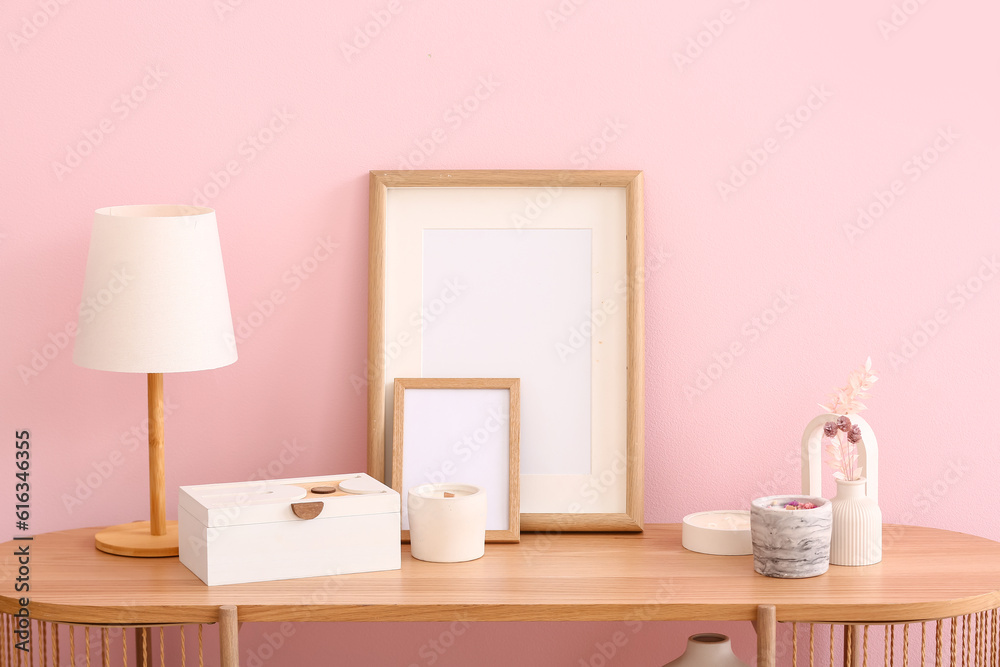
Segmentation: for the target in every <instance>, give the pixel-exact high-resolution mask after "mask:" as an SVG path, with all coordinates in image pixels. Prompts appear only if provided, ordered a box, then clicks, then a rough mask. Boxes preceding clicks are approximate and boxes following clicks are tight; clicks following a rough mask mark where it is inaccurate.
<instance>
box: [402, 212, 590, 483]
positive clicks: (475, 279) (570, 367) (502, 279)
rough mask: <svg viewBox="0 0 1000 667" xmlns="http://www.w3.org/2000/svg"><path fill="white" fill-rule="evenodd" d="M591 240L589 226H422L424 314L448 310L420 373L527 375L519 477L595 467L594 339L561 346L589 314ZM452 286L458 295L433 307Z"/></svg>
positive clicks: (428, 342)
mask: <svg viewBox="0 0 1000 667" xmlns="http://www.w3.org/2000/svg"><path fill="white" fill-rule="evenodd" d="M591 246H592V231H591V230H590V229H532V230H525V229H516V230H515V229H509V230H508V229H482V230H479V229H426V230H424V232H423V275H422V280H423V289H422V295H423V298H422V305H423V308H424V311H423V312H425V313H428V312H429V313H434V311H435V310H441V312H440V315H439V316H435V320H434V322H433V326H428V327H427V328H426V330H425V331H424V332H423V336H422V350H421V352H422V368H421V373H420V375H421V377H516V378H520V379H521V443H520V457H521V474H522V475H589V474H590V473H591V400H592V399H591V397H592V391H591V353H590V344H589V341H588V344H587V345H585V346H584V347H583V349H580V350H576V351H575V353H574V354H562V355H560V354H559V352H558V350H559V347H558V346H560V345H562V346H564V347H565V346H566V345H568V344H569V338H570V335H571V332H572V331H574V330H575V328H578V327H579V326H580V323H581V322H588V321H589V320H590V313H591V310H592V308H593V305H592V304H593V301H592V293H591V283H592V279H593V276H592V273H591V271H592V262H591V252H592V247H591ZM455 281H458V285H457V286H456V285H455ZM449 285H451V286H452V287H457V289H458V290H459V291H460V294H461V296H460V297H459V298H456V299H455V300H454V301H453V302H452V303H450V304H448V305H447V308H444V309H439V308H434V309H432V305H434V304H432V303H431V302H432V301H434V299H436V298H437V297H438V296H439V295H441V294H442V293H448V292H446V291H445V290H447V289H448V287H449ZM411 391H412V390H408V391H407V399H406V400H407V403H406V412H407V420H409V410H410V403H409V400H410V399H409V396H410V392H411ZM407 449H409V447H408V446H407ZM404 460H405V455H404ZM405 465H406V464H405V462H404V469H405ZM454 481H464V480H458V479H456V480H454ZM405 482H406V478H405V473H404V485H405Z"/></svg>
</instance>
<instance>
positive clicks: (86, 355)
mask: <svg viewBox="0 0 1000 667" xmlns="http://www.w3.org/2000/svg"><path fill="white" fill-rule="evenodd" d="M234 361H236V343H235V336H234V335H233V319H232V315H231V313H230V311H229V294H228V292H227V290H226V275H225V272H224V271H223V268H222V249H221V247H220V245H219V230H218V227H217V226H216V222H215V211H214V210H212V209H210V208H204V207H199V206H172V205H154V206H111V207H108V208H101V209H98V210H97V211H96V212H95V214H94V226H93V229H92V231H91V236H90V252H89V254H88V256H87V273H86V277H85V278H84V283H83V300H82V302H81V308H80V317H79V323H78V328H77V335H76V342H75V344H74V349H73V362H74V363H76V364H77V365H78V366H83V367H85V368H93V369H97V370H104V371H118V372H123V373H146V374H147V386H148V404H149V519H150V520H149V521H137V522H134V523H126V524H122V525H118V526H111V527H109V528H105V529H104V530H102V531H101V532H99V533H97V537H96V540H97V548H98V549H100V550H101V551H105V552H107V553H111V554H116V555H119V556H146V557H153V556H176V555H177V522H176V521H169V522H168V521H167V516H166V468H165V465H164V445H163V442H164V441H163V374H164V373H178V372H183V371H197V370H207V369H210V368H219V367H221V366H227V365H229V364H231V363H233V362H234Z"/></svg>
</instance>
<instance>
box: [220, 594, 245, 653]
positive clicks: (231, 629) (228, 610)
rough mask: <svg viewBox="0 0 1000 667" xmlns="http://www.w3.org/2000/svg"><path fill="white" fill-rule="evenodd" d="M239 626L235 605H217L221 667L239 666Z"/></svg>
mask: <svg viewBox="0 0 1000 667" xmlns="http://www.w3.org/2000/svg"><path fill="white" fill-rule="evenodd" d="M239 632H240V627H239V623H238V621H237V618H236V607H235V606H233V605H225V606H223V607H219V650H220V651H221V652H222V662H221V666H222V667H240V646H239Z"/></svg>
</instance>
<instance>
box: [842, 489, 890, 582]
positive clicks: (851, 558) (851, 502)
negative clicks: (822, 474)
mask: <svg viewBox="0 0 1000 667" xmlns="http://www.w3.org/2000/svg"><path fill="white" fill-rule="evenodd" d="M835 479H836V482H837V496H836V497H835V498H833V499H831V500H830V503H831V505H833V533H832V535H831V536H830V564H831V565H874V564H875V563H878V562H881V560H882V510H881V509H879V506H878V503H877V502H876V501H875V500H874V499H873V498H869V497H868V496H867V495H866V494H865V481H866V480H865V478H864V477H862V478H861V479H857V480H850V481H848V480H843V479H837V478H835Z"/></svg>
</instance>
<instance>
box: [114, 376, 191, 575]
mask: <svg viewBox="0 0 1000 667" xmlns="http://www.w3.org/2000/svg"><path fill="white" fill-rule="evenodd" d="M147 393H148V401H149V521H134V522H132V523H122V524H119V525H117V526H109V527H107V528H105V529H104V530H102V531H101V532H99V533H97V536H96V541H97V548H98V549H100V550H101V551H104V552H106V553H109V554H115V555H116V556H133V557H140V558H158V557H163V556H176V555H177V522H176V521H167V489H166V487H167V482H166V476H167V475H166V464H165V459H164V449H163V373H148V374H147Z"/></svg>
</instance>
